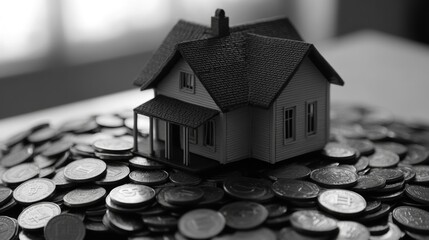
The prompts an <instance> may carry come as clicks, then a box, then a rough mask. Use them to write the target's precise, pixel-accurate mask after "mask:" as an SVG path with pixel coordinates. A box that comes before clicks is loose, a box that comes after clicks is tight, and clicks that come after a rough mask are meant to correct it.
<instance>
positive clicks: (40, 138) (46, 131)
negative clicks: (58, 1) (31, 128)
mask: <svg viewBox="0 0 429 240" xmlns="http://www.w3.org/2000/svg"><path fill="white" fill-rule="evenodd" d="M58 133H59V132H58V131H57V130H56V129H53V128H50V127H45V128H42V129H40V130H37V131H35V132H33V133H32V134H31V135H30V136H28V138H27V139H28V141H29V142H31V143H34V144H41V143H43V142H46V141H49V140H51V139H53V138H54V137H56V136H57V135H58Z"/></svg>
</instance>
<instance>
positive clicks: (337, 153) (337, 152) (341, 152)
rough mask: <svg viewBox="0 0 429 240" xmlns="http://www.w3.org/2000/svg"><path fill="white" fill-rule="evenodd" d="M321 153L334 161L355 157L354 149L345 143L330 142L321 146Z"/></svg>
mask: <svg viewBox="0 0 429 240" xmlns="http://www.w3.org/2000/svg"><path fill="white" fill-rule="evenodd" d="M322 155H323V156H325V157H326V158H328V159H331V160H335V161H348V160H354V159H355V158H356V150H355V149H354V148H351V147H349V146H347V145H346V144H342V143H334V142H330V143H328V144H326V146H325V147H324V148H323V151H322Z"/></svg>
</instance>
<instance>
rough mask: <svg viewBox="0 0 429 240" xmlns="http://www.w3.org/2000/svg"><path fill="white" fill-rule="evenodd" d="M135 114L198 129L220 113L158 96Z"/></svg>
mask: <svg viewBox="0 0 429 240" xmlns="http://www.w3.org/2000/svg"><path fill="white" fill-rule="evenodd" d="M134 111H135V112H137V113H139V114H143V115H146V116H151V117H155V118H159V119H162V120H166V121H169V122H172V123H175V124H179V125H182V126H186V127H190V128H197V127H199V126H200V125H201V124H203V123H204V122H206V121H207V120H209V119H211V118H213V117H214V116H216V115H217V114H219V111H216V110H214V109H210V108H205V107H201V106H198V105H195V104H191V103H187V102H183V101H180V100H177V99H174V98H170V97H166V96H163V95H157V96H156V97H155V98H153V99H151V100H149V101H148V102H145V103H143V104H142V105H140V106H138V107H136V108H135V109H134Z"/></svg>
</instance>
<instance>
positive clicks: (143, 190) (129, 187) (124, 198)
mask: <svg viewBox="0 0 429 240" xmlns="http://www.w3.org/2000/svg"><path fill="white" fill-rule="evenodd" d="M109 196H110V198H111V200H112V201H113V202H114V203H116V204H118V205H121V206H130V207H132V206H139V205H142V204H145V203H147V202H149V201H152V200H153V199H154V197H155V190H153V188H151V187H148V186H144V185H138V184H124V185H121V186H119V187H116V188H114V189H112V191H110V194H109Z"/></svg>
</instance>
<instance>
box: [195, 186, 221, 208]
mask: <svg viewBox="0 0 429 240" xmlns="http://www.w3.org/2000/svg"><path fill="white" fill-rule="evenodd" d="M199 188H200V189H201V190H203V192H204V195H203V198H202V199H201V201H199V202H198V205H199V206H208V205H213V204H218V203H220V201H221V200H222V199H223V196H224V195H225V192H224V191H223V189H222V188H218V187H212V186H199Z"/></svg>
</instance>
